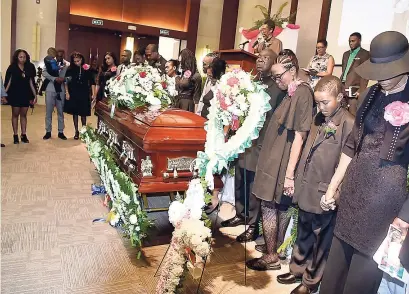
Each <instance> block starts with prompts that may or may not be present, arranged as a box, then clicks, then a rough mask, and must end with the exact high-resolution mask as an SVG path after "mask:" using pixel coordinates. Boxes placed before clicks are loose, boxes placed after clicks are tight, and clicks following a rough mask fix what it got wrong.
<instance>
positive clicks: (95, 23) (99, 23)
mask: <svg viewBox="0 0 409 294" xmlns="http://www.w3.org/2000/svg"><path fill="white" fill-rule="evenodd" d="M92 24H93V25H96V26H103V25H104V21H103V20H102V19H93V20H92Z"/></svg>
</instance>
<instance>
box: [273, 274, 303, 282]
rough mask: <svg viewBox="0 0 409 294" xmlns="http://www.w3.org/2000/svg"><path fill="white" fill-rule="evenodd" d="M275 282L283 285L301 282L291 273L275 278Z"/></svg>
mask: <svg viewBox="0 0 409 294" xmlns="http://www.w3.org/2000/svg"><path fill="white" fill-rule="evenodd" d="M277 282H279V283H280V284H284V285H289V284H294V283H299V282H301V279H300V278H297V277H296V276H294V275H293V274H292V273H286V274H282V275H278V276H277Z"/></svg>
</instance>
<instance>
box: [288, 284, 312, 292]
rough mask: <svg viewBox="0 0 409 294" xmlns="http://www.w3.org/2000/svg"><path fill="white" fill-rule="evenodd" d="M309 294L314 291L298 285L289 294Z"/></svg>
mask: <svg viewBox="0 0 409 294" xmlns="http://www.w3.org/2000/svg"><path fill="white" fill-rule="evenodd" d="M311 293H314V291H313V290H311V289H310V288H308V287H306V286H304V285H303V284H300V285H298V287H297V288H295V289H294V290H292V291H291V294H311Z"/></svg>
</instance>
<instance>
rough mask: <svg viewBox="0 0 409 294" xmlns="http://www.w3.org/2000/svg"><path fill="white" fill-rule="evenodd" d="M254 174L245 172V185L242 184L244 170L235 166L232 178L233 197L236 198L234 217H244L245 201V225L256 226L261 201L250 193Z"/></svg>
mask: <svg viewBox="0 0 409 294" xmlns="http://www.w3.org/2000/svg"><path fill="white" fill-rule="evenodd" d="M255 175H256V173H255V172H253V171H249V170H246V184H245V183H244V168H240V167H239V165H238V164H236V168H235V176H234V189H235V191H234V195H235V198H236V215H238V216H241V217H244V215H245V212H244V201H247V203H246V206H247V213H246V214H247V224H248V225H256V224H257V222H258V220H259V218H260V204H261V201H260V199H258V198H257V197H256V196H254V195H253V194H252V193H251V190H252V187H253V182H254V177H255Z"/></svg>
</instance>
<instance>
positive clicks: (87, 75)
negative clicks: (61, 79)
mask: <svg viewBox="0 0 409 294" xmlns="http://www.w3.org/2000/svg"><path fill="white" fill-rule="evenodd" d="M65 77H69V78H70V79H69V82H68V92H69V93H70V100H67V99H66V100H65V102H64V112H65V113H69V114H72V115H80V116H90V115H91V97H90V89H91V85H94V84H95V83H94V79H93V74H92V72H91V71H90V70H84V69H82V68H80V67H78V66H75V65H74V66H70V67H69V68H68V70H67V73H66V74H65Z"/></svg>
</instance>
